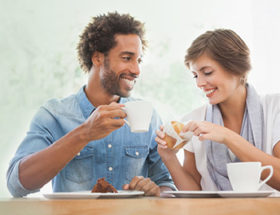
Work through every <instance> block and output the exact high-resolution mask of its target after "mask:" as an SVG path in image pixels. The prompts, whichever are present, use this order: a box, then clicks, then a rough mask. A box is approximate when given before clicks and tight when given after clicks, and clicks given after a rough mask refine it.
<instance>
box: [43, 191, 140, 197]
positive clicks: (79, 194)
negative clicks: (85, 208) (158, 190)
mask: <svg viewBox="0 0 280 215" xmlns="http://www.w3.org/2000/svg"><path fill="white" fill-rule="evenodd" d="M143 195H144V192H143V191H134V190H131V191H130V190H118V193H91V192H90V191H81V192H56V193H43V196H44V197H45V198H47V199H96V198H133V197H138V196H143Z"/></svg>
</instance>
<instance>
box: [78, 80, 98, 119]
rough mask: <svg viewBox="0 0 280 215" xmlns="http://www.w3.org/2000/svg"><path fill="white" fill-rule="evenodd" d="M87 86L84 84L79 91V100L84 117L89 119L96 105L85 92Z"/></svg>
mask: <svg viewBox="0 0 280 215" xmlns="http://www.w3.org/2000/svg"><path fill="white" fill-rule="evenodd" d="M85 87H86V85H84V86H83V87H82V88H81V89H80V90H79V92H78V93H77V100H78V103H79V105H80V108H81V110H82V113H83V115H84V117H85V118H86V119H87V118H88V117H89V116H90V114H91V113H92V112H93V111H94V109H95V107H94V106H93V105H92V104H91V103H90V101H89V100H88V98H87V95H86V93H85Z"/></svg>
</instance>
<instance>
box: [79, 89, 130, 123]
mask: <svg viewBox="0 0 280 215" xmlns="http://www.w3.org/2000/svg"><path fill="white" fill-rule="evenodd" d="M85 87H86V85H84V86H83V87H82V88H81V89H80V90H79V92H78V93H77V95H76V96H77V100H78V103H79V105H80V108H81V110H82V113H83V115H84V117H85V118H86V119H87V118H88V117H89V116H90V114H91V113H92V112H93V111H94V110H95V108H96V107H94V106H93V105H92V104H91V102H90V101H89V100H88V97H87V95H86V93H85ZM128 100H129V99H128V98H124V97H121V98H120V101H119V103H120V104H124V103H126V102H127V101H128Z"/></svg>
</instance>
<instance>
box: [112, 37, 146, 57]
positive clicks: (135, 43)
mask: <svg viewBox="0 0 280 215" xmlns="http://www.w3.org/2000/svg"><path fill="white" fill-rule="evenodd" d="M115 41H116V43H117V44H116V46H115V47H114V48H113V49H115V50H118V52H130V53H138V54H140V55H142V42H141V39H140V37H139V36H138V35H137V34H117V35H115Z"/></svg>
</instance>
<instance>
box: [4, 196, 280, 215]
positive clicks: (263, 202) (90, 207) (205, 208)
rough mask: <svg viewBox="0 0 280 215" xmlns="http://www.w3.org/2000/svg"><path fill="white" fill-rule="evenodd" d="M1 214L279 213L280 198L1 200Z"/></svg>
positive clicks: (185, 214) (163, 214) (247, 214)
mask: <svg viewBox="0 0 280 215" xmlns="http://www.w3.org/2000/svg"><path fill="white" fill-rule="evenodd" d="M0 214H1V215H2V214H3V215H6V214H7V215H33V214H34V215H49V214H55V215H58V214H59V215H60V214H61V215H62V214H63V215H66V214H69V215H72V214H73V215H81V214H85V215H87V214H91V215H92V214H98V215H105V214H106V215H110V214H114V215H126V214H129V215H145V214H149V215H150V214H155V215H165V214H176V215H181V214H184V215H187V214H190V215H196V214H207V215H223V214H225V215H231V214H239V215H243V214H244V215H245V214H246V215H251V214H269V215H273V214H278V215H279V214H280V198H275V197H273V198H156V197H141V198H128V199H69V200H66V199H55V200H54V199H53V200H50V199H45V198H20V199H14V198H10V199H9V198H6V199H0Z"/></svg>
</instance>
